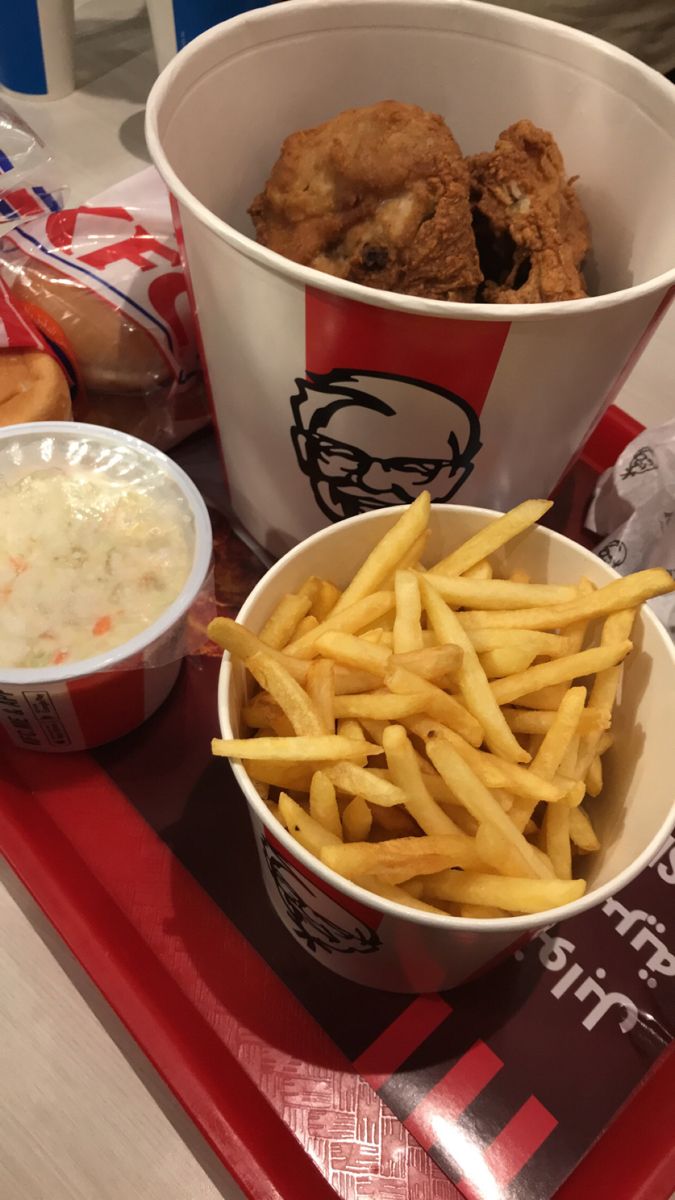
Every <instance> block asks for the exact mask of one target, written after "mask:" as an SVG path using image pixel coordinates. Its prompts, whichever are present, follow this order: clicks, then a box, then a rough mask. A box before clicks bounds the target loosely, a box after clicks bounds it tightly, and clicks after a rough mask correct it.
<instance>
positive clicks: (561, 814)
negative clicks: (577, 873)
mask: <svg viewBox="0 0 675 1200" xmlns="http://www.w3.org/2000/svg"><path fill="white" fill-rule="evenodd" d="M571 811H572V810H571V809H569V808H568V807H567V805H565V804H547V806H546V812H545V813H544V820H543V823H542V834H543V839H544V849H545V851H546V853H547V854H548V857H549V858H550V860H551V863H552V864H553V870H554V871H555V873H556V875H557V876H558V879H571V878H572V851H571V847H570V814H571Z"/></svg>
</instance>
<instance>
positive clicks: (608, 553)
mask: <svg viewBox="0 0 675 1200" xmlns="http://www.w3.org/2000/svg"><path fill="white" fill-rule="evenodd" d="M627 553H628V551H627V549H626V543H625V542H622V541H620V540H619V539H618V538H613V540H612V541H611V542H607V545H606V546H603V547H602V550H598V558H601V559H602V561H603V562H606V563H607V565H608V566H609V567H615V568H616V569H617V570H618V568H619V567H621V566H623V564H624V563H625V561H626V555H627Z"/></svg>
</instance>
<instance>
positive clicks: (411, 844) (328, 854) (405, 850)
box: [321, 834, 480, 884]
mask: <svg viewBox="0 0 675 1200" xmlns="http://www.w3.org/2000/svg"><path fill="white" fill-rule="evenodd" d="M321 861H322V862H324V863H325V864H326V866H327V867H331V868H332V870H334V871H337V872H338V874H339V875H344V876H345V877H346V878H347V879H358V878H359V877H360V876H362V875H371V876H373V877H374V878H376V879H383V880H384V881H385V883H394V884H396V883H403V882H404V881H405V880H406V879H412V878H413V876H417V875H427V874H433V873H436V872H437V871H442V870H444V869H445V868H447V867H464V866H465V864H471V865H472V866H473V864H476V863H480V859H479V858H478V855H477V854H476V850H475V848H474V846H473V843H472V841H471V839H470V838H467V837H464V835H463V834H459V835H456V836H453V835H446V836H442V837H441V836H438V837H412V838H393V839H392V840H391V841H388V842H357V843H352V844H351V845H346V844H344V843H343V844H337V845H336V844H330V845H326V846H324V847H322V850H321Z"/></svg>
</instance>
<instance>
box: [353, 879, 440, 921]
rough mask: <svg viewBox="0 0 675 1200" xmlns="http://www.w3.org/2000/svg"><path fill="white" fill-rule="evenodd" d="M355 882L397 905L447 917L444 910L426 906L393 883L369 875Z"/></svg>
mask: <svg viewBox="0 0 675 1200" xmlns="http://www.w3.org/2000/svg"><path fill="white" fill-rule="evenodd" d="M354 882H355V883H358V884H360V885H361V887H363V888H366V889H367V890H368V891H369V892H373V893H374V894H375V895H376V896H382V898H383V899H384V900H393V902H394V903H395V904H402V905H403V906H404V907H405V908H415V909H418V910H419V911H420V912H426V913H433V915H434V916H436V917H445V916H447V913H445V912H444V911H443V909H442V908H436V907H435V906H434V905H433V904H426V903H425V901H424V900H418V899H417V897H416V896H412V895H411V894H410V893H409V892H406V890H405V889H404V888H402V887H396V886H395V885H394V884H393V883H384V881H383V880H381V879H374V878H373V877H372V876H370V877H369V876H367V875H365V876H363V877H362V878H360V879H355V880H354Z"/></svg>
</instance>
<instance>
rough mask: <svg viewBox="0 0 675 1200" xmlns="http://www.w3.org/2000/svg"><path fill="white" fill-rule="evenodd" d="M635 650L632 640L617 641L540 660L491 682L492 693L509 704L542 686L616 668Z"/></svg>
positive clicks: (500, 701)
mask: <svg viewBox="0 0 675 1200" xmlns="http://www.w3.org/2000/svg"><path fill="white" fill-rule="evenodd" d="M632 649H633V644H632V642H617V643H616V644H615V645H612V646H596V647H594V648H593V649H592V650H580V651H579V653H578V654H568V655H566V656H565V657H564V658H554V659H551V661H550V662H544V663H537V664H536V665H535V666H534V667H528V669H527V671H521V672H520V673H519V674H518V675H511V676H509V677H508V678H506V679H496V680H495V681H494V682H493V683H491V684H490V687H491V689H492V694H493V696H494V698H495V700H496V701H497V702H498V703H499V704H510V703H512V702H513V701H514V700H517V699H518V698H519V697H520V696H524V695H527V693H528V692H534V691H537V690H538V689H539V688H544V687H548V686H550V685H551V684H554V683H566V682H568V681H569V680H570V679H577V678H579V677H580V676H582V675H592V674H593V673H594V672H595V671H603V670H605V668H606V667H613V666H614V665H615V664H616V663H618V662H621V661H622V660H623V659H624V658H625V657H626V655H627V654H630V652H631V650H632Z"/></svg>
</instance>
